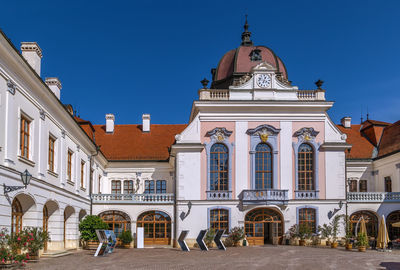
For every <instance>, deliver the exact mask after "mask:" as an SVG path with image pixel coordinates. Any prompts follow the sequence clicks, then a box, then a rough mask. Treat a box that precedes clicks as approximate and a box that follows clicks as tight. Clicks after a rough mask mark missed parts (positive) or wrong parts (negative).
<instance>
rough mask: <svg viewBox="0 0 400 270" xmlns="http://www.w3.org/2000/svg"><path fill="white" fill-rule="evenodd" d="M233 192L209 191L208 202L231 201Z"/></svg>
mask: <svg viewBox="0 0 400 270" xmlns="http://www.w3.org/2000/svg"><path fill="white" fill-rule="evenodd" d="M230 199H232V191H215V190H212V191H207V200H230Z"/></svg>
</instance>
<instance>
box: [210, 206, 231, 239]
mask: <svg viewBox="0 0 400 270" xmlns="http://www.w3.org/2000/svg"><path fill="white" fill-rule="evenodd" d="M210 229H214V230H225V233H228V232H229V211H228V210H226V209H212V210H210Z"/></svg>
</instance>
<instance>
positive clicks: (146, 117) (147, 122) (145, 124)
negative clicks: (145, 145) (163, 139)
mask: <svg viewBox="0 0 400 270" xmlns="http://www.w3.org/2000/svg"><path fill="white" fill-rule="evenodd" d="M142 120H143V123H142V131H143V132H150V114H143V115H142Z"/></svg>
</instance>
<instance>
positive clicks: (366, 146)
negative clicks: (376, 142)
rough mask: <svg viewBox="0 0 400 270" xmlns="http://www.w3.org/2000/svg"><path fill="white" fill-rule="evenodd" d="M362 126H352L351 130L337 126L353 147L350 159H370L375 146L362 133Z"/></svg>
mask: <svg viewBox="0 0 400 270" xmlns="http://www.w3.org/2000/svg"><path fill="white" fill-rule="evenodd" d="M361 126H362V125H351V128H345V127H344V126H342V125H337V127H338V128H339V130H340V131H341V132H342V133H345V134H346V135H347V140H346V141H347V143H348V144H351V145H352V147H351V149H350V152H348V154H347V158H348V159H370V158H372V151H373V150H374V146H373V145H372V144H371V143H370V142H369V141H368V140H367V139H366V137H364V136H363V134H362V133H361V132H360V129H361Z"/></svg>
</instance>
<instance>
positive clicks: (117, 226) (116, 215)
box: [99, 211, 131, 237]
mask: <svg viewBox="0 0 400 270" xmlns="http://www.w3.org/2000/svg"><path fill="white" fill-rule="evenodd" d="M99 216H100V218H101V219H102V220H103V221H104V222H105V223H107V224H108V227H109V230H113V231H114V233H115V235H116V236H117V237H118V236H119V235H120V234H121V233H122V232H124V231H128V230H131V220H130V218H129V216H128V215H127V214H125V213H124V212H120V211H106V212H103V213H101V214H100V215H99Z"/></svg>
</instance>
